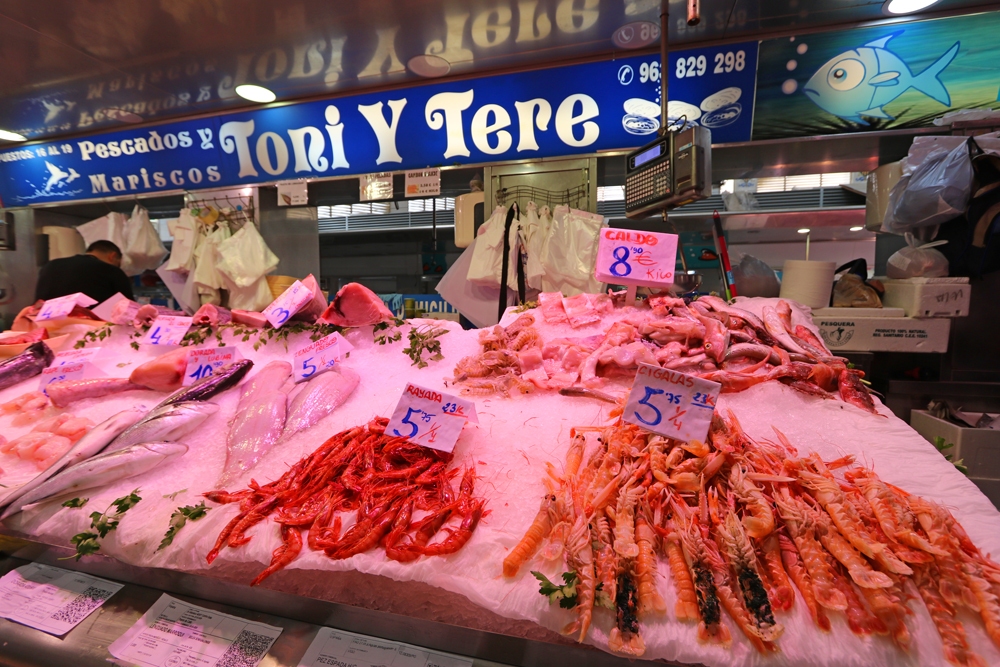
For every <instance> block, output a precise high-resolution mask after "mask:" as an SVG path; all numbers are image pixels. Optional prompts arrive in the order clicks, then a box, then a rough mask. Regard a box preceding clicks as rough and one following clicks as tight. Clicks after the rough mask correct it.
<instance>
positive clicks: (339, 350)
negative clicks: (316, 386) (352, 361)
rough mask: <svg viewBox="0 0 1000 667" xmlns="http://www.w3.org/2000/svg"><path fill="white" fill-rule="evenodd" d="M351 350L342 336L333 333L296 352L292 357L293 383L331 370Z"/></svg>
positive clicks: (351, 347) (350, 346)
mask: <svg viewBox="0 0 1000 667" xmlns="http://www.w3.org/2000/svg"><path fill="white" fill-rule="evenodd" d="M353 349H354V347H353V346H352V345H351V344H350V343H348V342H347V341H346V340H344V337H343V336H341V335H340V334H339V333H337V332H334V333H332V334H330V335H329V336H325V337H324V338H320V339H319V340H318V341H316V342H314V343H310V344H309V345H306V346H305V347H303V348H301V349H299V350H297V351H296V352H295V354H294V355H293V357H292V372H293V373H294V374H295V382H302V381H303V380H308V379H309V378H311V377H312V376H314V375H316V374H317V373H322V372H323V371H326V370H329V369H331V368H333V365H334V364H335V363H337V362H338V361H340V360H341V359H343V357H344V355H345V354H347V353H348V352H350V351H351V350H353Z"/></svg>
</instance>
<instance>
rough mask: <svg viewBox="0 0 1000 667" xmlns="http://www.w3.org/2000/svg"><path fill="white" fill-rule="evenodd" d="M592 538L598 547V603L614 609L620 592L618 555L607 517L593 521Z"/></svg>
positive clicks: (595, 559)
mask: <svg viewBox="0 0 1000 667" xmlns="http://www.w3.org/2000/svg"><path fill="white" fill-rule="evenodd" d="M564 525H565V524H564ZM591 540H592V542H593V544H594V545H596V547H597V550H596V552H595V553H594V565H595V576H596V578H597V585H598V586H600V588H601V590H600V591H598V593H597V603H598V604H600V605H601V606H602V607H607V608H608V609H614V608H615V596H616V595H617V592H618V576H617V574H618V557H617V556H616V555H615V550H614V547H613V546H612V545H611V527H610V526H609V525H608V519H607V518H606V517H603V516H599V517H597V519H595V520H594V521H593V522H592V523H591Z"/></svg>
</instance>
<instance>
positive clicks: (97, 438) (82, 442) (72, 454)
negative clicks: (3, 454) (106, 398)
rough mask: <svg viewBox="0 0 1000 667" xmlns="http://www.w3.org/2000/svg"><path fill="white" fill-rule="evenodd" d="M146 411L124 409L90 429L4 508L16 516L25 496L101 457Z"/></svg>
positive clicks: (2, 503) (2, 502)
mask: <svg viewBox="0 0 1000 667" xmlns="http://www.w3.org/2000/svg"><path fill="white" fill-rule="evenodd" d="M145 412H146V411H145V410H140V409H138V408H133V409H130V410H124V411H122V412H119V413H118V414H116V415H115V416H113V417H111V418H110V419H106V420H104V421H103V422H101V423H100V424H98V425H97V426H95V427H94V428H92V429H90V430H89V431H88V432H87V434H86V435H85V436H83V437H82V438H80V439H79V440H78V441H77V443H76V444H75V445H73V446H72V447H70V449H69V451H67V452H66V453H65V454H63V455H62V456H61V457H59V458H58V459H57V460H56V462H55V463H53V464H52V465H50V466H49V467H48V468H46V469H45V470H43V471H42V472H40V473H39V474H38V475H36V476H35V478H34V479H32V480H31V481H30V482H28V483H27V484H25V485H24V486H21V487H19V488H18V489H16V490H15V491H14V492H13V493H12V494H10V495H9V496H7V497H6V498H4V499H3V500H2V501H0V507H3V506H4V505H9V506H10V507H11V510H12V511H11V514H13V513H14V512H16V511H17V510H18V509H20V508H21V507H22V506H23V503H21V502H18V500H19V499H20V498H23V497H24V496H25V495H27V494H29V493H31V492H32V491H34V490H35V489H37V488H38V487H39V486H41V485H42V484H43V483H44V482H45V480H47V479H48V478H50V477H52V476H53V475H55V474H56V473H58V472H59V471H60V470H62V469H63V468H67V467H69V466H72V465H76V464H77V463H79V462H80V461H85V460H86V459H89V458H90V457H91V456H95V455H97V454H99V453H100V452H101V450H103V449H104V448H105V447H107V445H108V444H109V443H110V442H111V441H112V440H114V439H115V438H117V437H118V436H119V435H120V434H121V433H122V431H124V430H125V429H127V428H128V427H129V426H132V425H133V424H135V423H136V422H137V421H139V418H140V417H142V416H143V415H144V414H145Z"/></svg>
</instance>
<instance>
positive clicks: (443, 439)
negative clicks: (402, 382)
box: [385, 384, 479, 452]
mask: <svg viewBox="0 0 1000 667" xmlns="http://www.w3.org/2000/svg"><path fill="white" fill-rule="evenodd" d="M466 421H472V422H475V423H477V424H478V423H479V419H478V418H477V417H476V405H475V403H473V402H472V401H467V400H465V399H463V398H458V397H457V396H451V395H449V394H444V393H441V392H439V391H434V390H432V389H425V388H423V387H418V386H417V385H415V384H407V385H406V389H404V390H403V395H402V397H400V399H399V403H397V404H396V410H395V411H394V412H393V413H392V419H390V420H389V424H388V426H386V427H385V432H386V434H388V435H400V436H403V437H404V438H408V439H409V440H412V441H413V442H415V443H417V444H420V445H423V446H425V447H430V448H431V449H437V450H439V451H442V452H450V451H452V450H453V449H455V442H456V441H457V440H458V435H459V434H460V433H461V432H462V427H463V426H465V422H466Z"/></svg>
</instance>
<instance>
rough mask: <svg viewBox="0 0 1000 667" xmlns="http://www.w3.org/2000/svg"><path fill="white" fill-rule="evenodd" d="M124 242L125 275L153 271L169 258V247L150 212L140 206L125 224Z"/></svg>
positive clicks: (123, 265) (123, 264)
mask: <svg viewBox="0 0 1000 667" xmlns="http://www.w3.org/2000/svg"><path fill="white" fill-rule="evenodd" d="M124 240H125V245H124V246H123V247H122V266H121V268H122V271H124V272H125V275H129V276H137V275H139V274H140V273H142V272H143V271H147V270H149V271H151V270H153V269H155V268H156V267H158V266H159V265H160V264H161V263H162V262H163V258H164V257H166V256H167V247H166V246H165V245H163V241H161V240H160V233H159V232H158V231H156V228H155V227H153V223H152V222H150V221H149V212H148V211H147V210H146V209H145V208H143V207H142V206H139V205H138V204H136V206H135V208H134V209H133V210H132V217H131V218H129V219H128V221H127V222H126V223H125V232H124Z"/></svg>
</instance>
